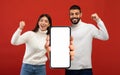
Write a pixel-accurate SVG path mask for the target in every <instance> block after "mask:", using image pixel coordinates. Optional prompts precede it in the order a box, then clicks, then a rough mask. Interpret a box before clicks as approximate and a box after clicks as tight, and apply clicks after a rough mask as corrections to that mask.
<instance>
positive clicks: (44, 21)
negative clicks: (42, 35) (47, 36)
mask: <svg viewBox="0 0 120 75" xmlns="http://www.w3.org/2000/svg"><path fill="white" fill-rule="evenodd" d="M38 25H39V28H40V29H41V31H45V30H47V28H48V27H49V26H50V23H49V20H48V18H47V17H46V16H44V17H42V18H41V19H40V20H39V22H38Z"/></svg>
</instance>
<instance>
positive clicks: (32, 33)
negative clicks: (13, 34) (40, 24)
mask: <svg viewBox="0 0 120 75" xmlns="http://www.w3.org/2000/svg"><path fill="white" fill-rule="evenodd" d="M23 34H24V35H28V36H30V35H34V34H35V32H33V31H26V32H25V33H23Z"/></svg>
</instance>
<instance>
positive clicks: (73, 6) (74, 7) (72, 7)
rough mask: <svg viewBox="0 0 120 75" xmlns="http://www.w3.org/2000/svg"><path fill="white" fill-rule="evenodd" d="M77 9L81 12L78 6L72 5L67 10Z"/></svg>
mask: <svg viewBox="0 0 120 75" xmlns="http://www.w3.org/2000/svg"><path fill="white" fill-rule="evenodd" d="M74 9H78V10H80V12H81V8H80V7H79V6H78V5H72V6H71V7H70V9H69V10H74Z"/></svg>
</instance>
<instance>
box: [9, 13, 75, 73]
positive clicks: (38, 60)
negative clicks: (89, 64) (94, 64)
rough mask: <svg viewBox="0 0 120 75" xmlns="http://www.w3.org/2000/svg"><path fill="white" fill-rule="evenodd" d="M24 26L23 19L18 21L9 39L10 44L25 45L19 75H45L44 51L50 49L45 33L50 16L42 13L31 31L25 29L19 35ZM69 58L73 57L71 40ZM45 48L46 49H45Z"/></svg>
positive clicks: (50, 21) (48, 26) (47, 30)
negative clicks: (17, 25) (18, 23)
mask: <svg viewBox="0 0 120 75" xmlns="http://www.w3.org/2000/svg"><path fill="white" fill-rule="evenodd" d="M24 26H25V22H24V21H20V25H19V27H18V29H17V30H16V32H15V33H14V34H13V36H12V39H11V44H12V45H21V44H25V45H26V50H25V54H24V58H23V64H22V68H21V73H20V75H46V68H45V63H46V61H47V57H46V52H47V51H48V53H49V51H50V49H49V42H48V39H47V41H46V38H47V34H49V28H50V27H51V26H52V20H51V17H50V16H49V15H48V14H42V15H41V16H40V17H39V18H38V21H37V24H36V26H35V28H34V29H33V30H32V31H27V32H25V33H24V34H22V35H21V32H22V30H23V28H24ZM70 42H71V43H70V49H71V50H72V51H70V54H71V59H73V55H74V51H73V49H74V48H73V40H71V41H70ZM45 48H46V49H45Z"/></svg>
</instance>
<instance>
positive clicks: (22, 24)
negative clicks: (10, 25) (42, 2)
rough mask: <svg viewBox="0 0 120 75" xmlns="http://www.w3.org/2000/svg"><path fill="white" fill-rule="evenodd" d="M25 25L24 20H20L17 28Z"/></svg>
mask: <svg viewBox="0 0 120 75" xmlns="http://www.w3.org/2000/svg"><path fill="white" fill-rule="evenodd" d="M24 26H25V22H24V21H20V23H19V28H20V29H21V30H22V29H23V28H24Z"/></svg>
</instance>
